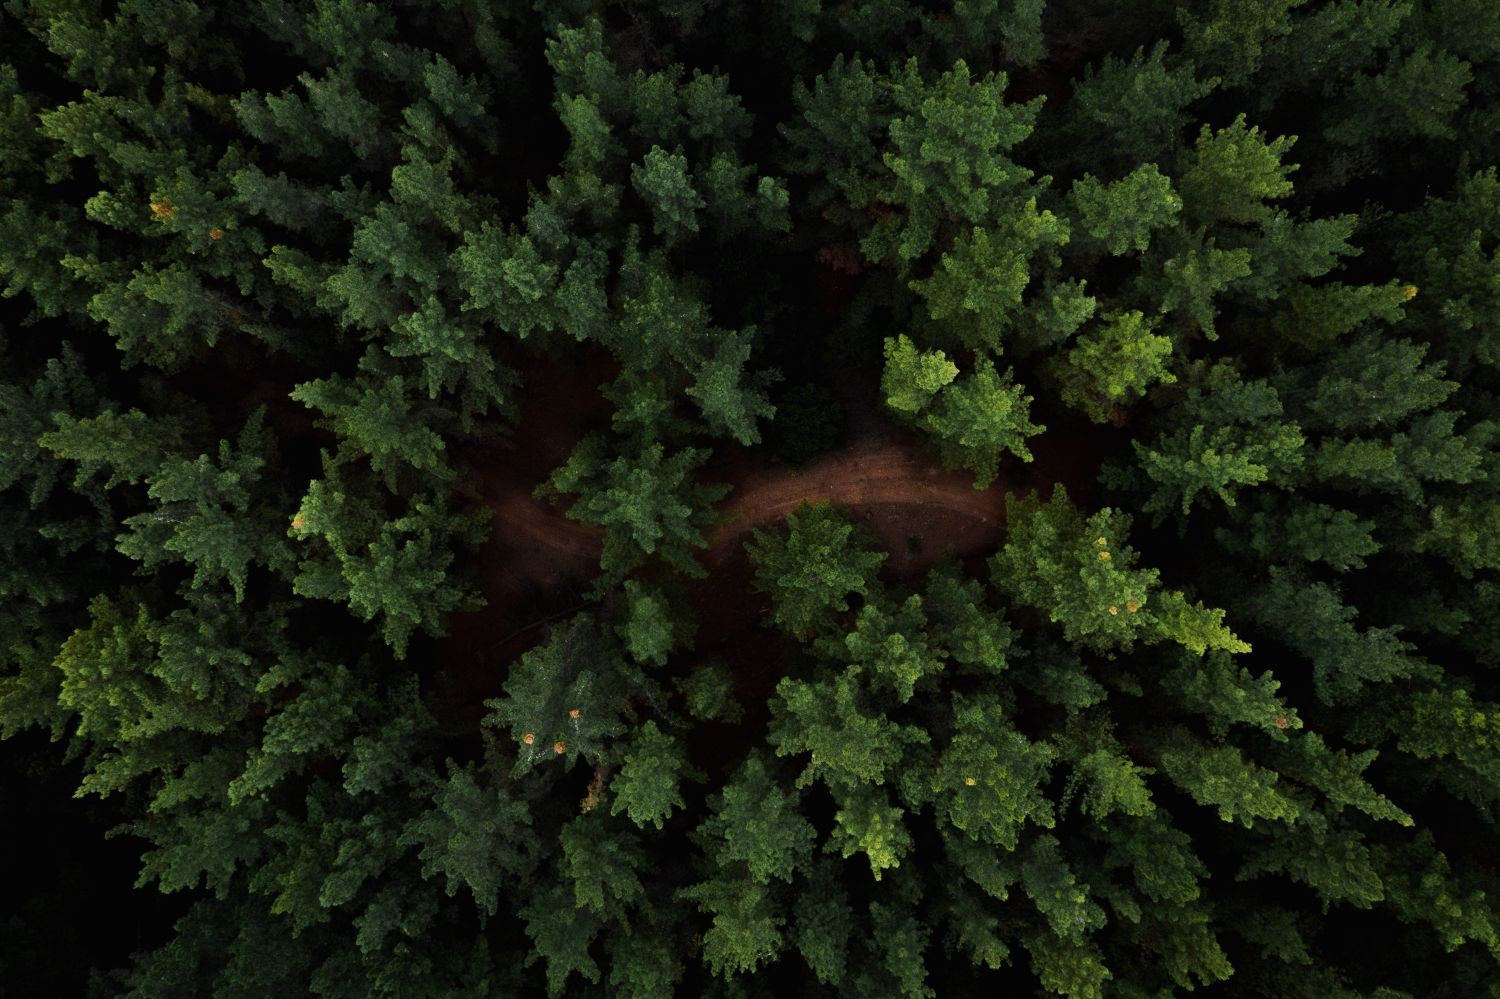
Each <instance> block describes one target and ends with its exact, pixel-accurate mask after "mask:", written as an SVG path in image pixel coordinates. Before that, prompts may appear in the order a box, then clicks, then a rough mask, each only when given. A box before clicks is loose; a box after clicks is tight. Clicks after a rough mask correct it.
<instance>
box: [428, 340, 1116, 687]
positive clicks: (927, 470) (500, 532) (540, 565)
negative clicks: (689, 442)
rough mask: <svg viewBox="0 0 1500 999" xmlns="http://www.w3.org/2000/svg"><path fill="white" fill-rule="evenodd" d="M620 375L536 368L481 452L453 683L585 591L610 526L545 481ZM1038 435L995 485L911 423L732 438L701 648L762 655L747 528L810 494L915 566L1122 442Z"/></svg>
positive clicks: (711, 551)
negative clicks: (779, 451) (746, 442)
mask: <svg viewBox="0 0 1500 999" xmlns="http://www.w3.org/2000/svg"><path fill="white" fill-rule="evenodd" d="M549 374H554V372H549ZM609 377H610V375H609V372H608V370H607V364H606V363H605V362H601V361H597V360H590V361H583V362H579V364H578V366H577V369H576V370H575V372H574V377H573V378H571V379H565V378H554V379H551V380H550V381H549V380H548V379H546V378H542V379H539V380H537V381H532V382H531V384H533V385H536V386H537V388H536V390H534V391H533V392H530V393H528V397H527V399H526V400H525V404H524V407H523V414H522V418H521V420H520V423H519V425H518V429H517V431H516V433H515V435H514V436H513V437H512V438H511V440H510V442H509V443H507V444H503V445H501V446H500V449H499V451H498V452H496V451H491V452H490V453H489V454H487V455H480V456H475V459H474V460H473V461H472V467H475V468H477V469H480V471H479V473H478V475H477V479H478V481H477V482H475V483H474V485H475V486H476V487H477V489H478V492H479V494H480V497H481V498H482V500H483V502H484V503H485V504H486V505H488V506H489V507H490V508H491V509H492V510H493V511H494V513H495V519H494V522H493V527H492V530H491V532H490V537H489V540H488V541H487V542H486V544H485V547H484V549H483V550H482V551H481V552H480V553H479V558H478V564H479V565H480V567H481V580H480V583H481V588H482V592H483V595H484V597H485V601H486V605H487V606H486V607H485V608H484V609H483V610H480V611H476V612H473V613H468V614H458V615H454V616H453V617H452V618H451V619H450V622H449V636H448V638H447V639H445V640H443V642H442V643H441V644H440V649H439V658H440V660H441V661H442V663H443V666H444V673H445V674H446V675H447V681H446V682H447V683H448V684H450V685H451V687H452V689H451V690H450V691H449V693H450V695H455V699H456V701H457V702H458V703H465V704H470V705H474V704H477V703H478V702H479V700H480V699H482V697H483V696H493V694H494V692H495V691H496V690H497V688H498V683H499V680H500V679H501V678H502V677H503V674H504V668H505V666H506V664H508V663H509V662H510V661H512V660H513V659H514V658H515V657H516V656H518V655H520V654H521V653H522V652H524V651H525V650H526V649H527V648H528V647H530V646H531V645H532V644H534V642H535V641H537V640H539V639H540V638H541V637H542V636H543V635H544V634H545V628H543V627H542V625H544V624H545V623H546V622H547V621H548V620H551V619H553V618H554V617H556V616H557V615H558V614H560V613H562V612H564V611H565V610H570V609H574V608H575V607H576V606H581V605H583V604H584V603H586V598H585V596H584V592H585V590H586V589H587V587H588V584H589V583H590V582H591V581H592V579H593V577H594V576H595V574H596V573H597V571H598V564H599V556H600V554H601V551H602V547H603V537H604V532H603V531H602V530H600V529H599V528H595V527H591V526H589V525H587V524H582V523H579V522H578V521H575V520H570V519H568V517H567V516H566V513H565V511H566V509H567V507H568V505H569V504H570V503H571V497H564V498H563V499H561V500H560V501H558V502H556V503H551V502H548V501H545V500H541V499H538V498H536V496H535V495H534V491H535V488H536V484H537V483H539V482H541V481H544V480H545V479H546V478H547V476H548V474H550V472H551V471H552V470H553V469H554V468H556V467H558V466H559V465H561V464H562V462H563V460H565V458H566V455H567V453H568V451H569V450H571V448H572V446H573V444H574V442H576V440H577V439H578V436H579V435H580V432H581V431H580V429H579V428H580V427H581V426H583V427H587V426H588V425H589V421H590V420H593V421H594V425H597V424H598V422H599V420H600V417H601V414H603V415H604V416H606V418H607V413H608V411H609V407H608V404H607V403H605V404H604V405H603V406H600V405H599V404H598V402H597V401H594V400H590V399H588V398H586V397H585V394H584V393H580V392H579V391H578V388H579V386H580V383H582V384H583V385H589V384H590V383H592V384H593V385H598V384H602V383H603V382H605V381H608V380H609ZM1029 443H1030V447H1031V450H1032V452H1033V454H1034V455H1035V460H1034V461H1032V462H1029V463H1025V462H1020V461H1017V460H1014V459H1007V460H1006V461H1005V462H1004V463H1003V464H1002V467H1001V470H1000V476H999V477H998V478H997V480H996V481H995V482H994V483H992V484H991V486H990V488H988V489H984V490H979V489H975V488H974V485H973V476H972V475H971V474H970V473H968V472H961V471H947V470H944V469H942V468H940V467H937V466H936V465H934V463H933V461H932V458H931V456H930V453H929V452H927V450H926V449H925V448H924V446H923V442H922V441H921V440H920V439H919V438H917V437H916V436H915V435H910V434H904V433H902V432H900V431H895V432H892V433H882V434H880V435H879V436H872V437H869V438H866V439H865V440H864V441H862V442H857V443H855V444H854V445H852V446H850V447H848V448H846V449H845V450H843V451H840V452H837V453H834V454H830V455H828V456H826V457H824V458H823V459H822V460H820V461H818V462H816V463H815V464H813V465H811V466H808V467H806V468H803V469H800V470H789V469H785V468H776V467H770V466H766V465H764V464H761V463H759V462H757V461H755V460H754V458H753V456H752V455H751V454H749V453H747V452H746V451H745V450H744V449H741V448H734V447H725V448H724V449H722V452H721V453H720V454H718V455H716V456H715V459H714V461H712V462H710V466H709V467H707V468H706V469H705V470H704V471H703V473H702V477H703V479H704V480H705V481H718V482H726V483H727V484H729V485H730V486H731V492H730V493H729V495H728V496H726V497H725V498H724V499H723V500H722V501H721V502H720V503H719V504H718V505H717V506H716V508H715V513H716V514H717V518H716V520H715V523H714V525H713V526H712V527H711V528H710V530H709V532H708V536H707V541H708V544H707V546H706V547H705V548H704V549H702V550H701V551H700V552H699V553H698V556H697V557H698V560H699V562H700V563H701V564H702V565H703V567H704V568H705V569H706V570H707V575H706V577H705V578H704V579H703V580H701V581H699V582H697V583H694V584H693V585H692V586H691V587H690V589H689V591H688V593H687V595H686V599H687V601H688V604H689V606H690V607H691V608H692V610H693V613H694V616H695V617H696V619H697V622H698V632H697V636H696V647H697V649H698V651H699V652H711V651H714V650H721V651H724V652H725V653H727V654H731V655H734V656H736V657H744V658H746V659H747V660H752V661H753V660H754V659H755V658H756V654H755V650H754V648H753V646H754V643H755V638H754V636H753V634H751V633H749V632H747V628H750V626H752V625H753V624H754V623H755V622H756V621H757V620H759V618H760V616H761V614H762V613H763V612H764V610H765V607H766V600H765V597H764V595H762V594H758V593H756V592H754V591H753V589H752V587H751V586H750V582H751V579H752V577H753V570H752V567H751V566H750V564H749V558H748V556H747V555H746V554H745V551H744V541H745V540H746V538H747V536H748V535H749V534H750V532H751V531H753V530H756V529H758V528H764V527H767V526H771V525H774V524H776V523H779V522H780V521H782V520H783V519H784V518H785V517H786V515H787V514H789V513H791V512H792V511H793V510H795V509H796V508H797V507H798V506H799V505H800V504H802V503H809V502H818V501H827V502H830V503H832V504H833V505H835V506H837V507H839V508H841V509H842V510H843V511H844V513H845V515H846V516H848V517H850V519H852V520H854V521H855V522H856V523H859V524H861V525H862V526H864V527H865V528H866V529H868V530H869V531H870V532H871V534H872V535H873V536H874V542H875V544H876V545H877V546H878V547H880V548H882V549H883V550H885V551H886V552H887V553H889V557H888V558H887V560H886V563H885V566H884V569H883V574H886V575H890V576H893V577H898V578H900V577H907V576H910V575H912V574H914V573H916V572H920V571H923V570H925V569H926V568H928V567H930V566H931V565H933V564H934V563H935V562H936V561H937V560H938V559H939V558H941V557H943V556H944V555H945V553H947V552H948V551H950V550H951V551H953V552H954V553H955V554H957V555H958V556H959V557H961V558H967V557H971V556H981V555H987V554H988V553H989V552H992V551H994V549H995V548H996V547H997V546H998V544H999V543H1000V541H1001V540H1002V538H1003V537H1004V530H1005V497H1006V495H1007V493H1009V492H1011V491H1017V490H1019V491H1027V490H1030V489H1033V488H1034V489H1038V490H1039V491H1041V492H1042V493H1043V494H1046V493H1050V491H1051V489H1052V486H1053V484H1054V483H1063V484H1065V485H1066V487H1067V488H1068V491H1069V493H1070V494H1072V495H1074V496H1076V497H1078V498H1079V499H1081V500H1084V501H1087V499H1088V497H1089V495H1090V493H1091V492H1092V486H1093V480H1094V478H1095V476H1096V474H1097V471H1098V468H1099V464H1100V462H1101V461H1102V460H1103V458H1104V456H1105V455H1106V454H1107V453H1108V452H1109V450H1111V448H1112V447H1114V446H1118V445H1117V442H1116V441H1115V440H1114V437H1113V435H1111V434H1110V433H1109V431H1108V430H1106V429H1104V428H1098V427H1093V426H1078V425H1075V426H1073V427H1071V428H1062V427H1059V428H1056V429H1049V430H1048V431H1046V432H1045V433H1043V434H1042V435H1040V436H1038V437H1035V438H1033V439H1032V440H1031V441H1030V442H1029ZM752 631H753V629H752ZM747 642H749V644H748V645H747V644H746V643H747ZM445 699H446V698H445Z"/></svg>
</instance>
